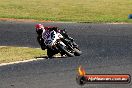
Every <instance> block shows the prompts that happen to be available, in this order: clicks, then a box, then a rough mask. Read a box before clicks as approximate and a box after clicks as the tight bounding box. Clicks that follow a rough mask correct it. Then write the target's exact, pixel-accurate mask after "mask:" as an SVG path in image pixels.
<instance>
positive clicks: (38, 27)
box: [35, 24, 44, 35]
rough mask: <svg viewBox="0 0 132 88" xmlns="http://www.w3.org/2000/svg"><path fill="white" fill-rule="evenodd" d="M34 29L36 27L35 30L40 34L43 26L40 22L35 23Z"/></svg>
mask: <svg viewBox="0 0 132 88" xmlns="http://www.w3.org/2000/svg"><path fill="white" fill-rule="evenodd" d="M35 29H36V32H37V33H38V34H39V35H41V34H42V32H43V30H44V26H43V25H42V24H37V25H35Z"/></svg>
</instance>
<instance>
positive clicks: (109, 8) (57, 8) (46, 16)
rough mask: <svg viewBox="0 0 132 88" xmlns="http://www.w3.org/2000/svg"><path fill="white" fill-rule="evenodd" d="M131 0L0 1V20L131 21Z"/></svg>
mask: <svg viewBox="0 0 132 88" xmlns="http://www.w3.org/2000/svg"><path fill="white" fill-rule="evenodd" d="M131 13H132V1H131V0H0V18H16V19H35V20H52V21H78V22H132V20H129V19H128V14H131Z"/></svg>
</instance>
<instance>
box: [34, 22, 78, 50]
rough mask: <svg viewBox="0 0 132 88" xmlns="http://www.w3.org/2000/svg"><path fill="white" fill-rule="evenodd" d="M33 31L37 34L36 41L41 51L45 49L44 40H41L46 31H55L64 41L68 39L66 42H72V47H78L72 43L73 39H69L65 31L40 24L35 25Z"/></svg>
mask: <svg viewBox="0 0 132 88" xmlns="http://www.w3.org/2000/svg"><path fill="white" fill-rule="evenodd" d="M35 29H36V32H37V34H38V37H37V41H38V42H39V44H40V46H41V49H42V50H45V49H46V45H45V44H44V39H43V38H42V34H43V33H45V32H46V31H47V30H55V31H57V32H59V33H61V34H62V36H63V37H64V39H68V40H70V41H72V42H73V45H74V46H76V47H78V45H77V44H76V43H75V42H74V39H73V38H71V37H69V36H68V35H67V32H66V31H65V30H60V29H58V27H44V26H43V25H42V24H37V25H36V26H35Z"/></svg>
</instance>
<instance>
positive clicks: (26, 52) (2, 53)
mask: <svg viewBox="0 0 132 88" xmlns="http://www.w3.org/2000/svg"><path fill="white" fill-rule="evenodd" d="M44 55H46V51H42V50H41V49H36V48H23V47H11V46H0V63H8V62H14V61H23V60H29V59H33V58H35V57H39V56H44Z"/></svg>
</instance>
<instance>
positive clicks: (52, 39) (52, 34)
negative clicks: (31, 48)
mask: <svg viewBox="0 0 132 88" xmlns="http://www.w3.org/2000/svg"><path fill="white" fill-rule="evenodd" d="M42 38H43V39H44V43H45V45H46V46H49V47H52V46H53V45H55V43H56V41H57V40H58V39H61V38H63V36H62V35H61V34H60V33H57V32H56V31H54V30H53V31H47V32H45V33H43V34H42ZM62 43H63V42H62ZM63 44H64V43H63Z"/></svg>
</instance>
